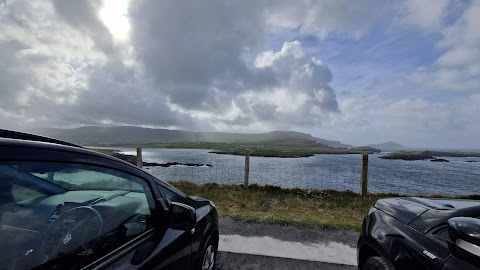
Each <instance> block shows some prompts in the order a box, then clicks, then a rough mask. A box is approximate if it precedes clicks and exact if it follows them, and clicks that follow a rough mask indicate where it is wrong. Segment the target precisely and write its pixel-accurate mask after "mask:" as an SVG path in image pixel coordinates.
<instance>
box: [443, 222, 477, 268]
mask: <svg viewBox="0 0 480 270" xmlns="http://www.w3.org/2000/svg"><path fill="white" fill-rule="evenodd" d="M447 223H448V234H449V236H450V240H449V241H448V247H449V249H450V250H451V251H452V254H453V255H455V256H457V257H458V258H460V259H463V260H465V261H468V262H470V263H471V264H473V265H480V219H477V218H470V217H455V218H451V219H449V220H448V222H447Z"/></svg>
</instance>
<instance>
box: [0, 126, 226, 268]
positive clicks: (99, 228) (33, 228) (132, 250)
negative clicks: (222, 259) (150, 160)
mask: <svg viewBox="0 0 480 270" xmlns="http://www.w3.org/2000/svg"><path fill="white" fill-rule="evenodd" d="M218 239H219V232H218V217H217V211H216V209H215V205H214V204H213V203H212V202H210V201H208V200H205V199H201V198H195V197H189V196H186V195H185V194H183V193H182V192H181V191H179V190H177V189H176V188H174V187H173V186H171V185H169V184H168V183H165V182H163V181H161V180H159V179H157V178H155V177H153V176H152V175H150V174H148V173H146V172H145V171H143V170H141V169H139V168H137V167H135V166H133V165H131V164H129V163H127V162H124V161H122V160H119V159H116V158H113V157H110V156H108V155H104V154H100V153H97V152H94V151H90V150H87V149H84V148H82V147H79V146H75V145H72V144H69V143H65V142H61V141H57V140H54V139H49V138H44V137H40V136H33V135H29V134H24V133H16V132H11V131H5V130H0V269H31V268H34V269H131V268H132V269H133V268H135V269H214V268H215V255H216V253H217V248H218Z"/></svg>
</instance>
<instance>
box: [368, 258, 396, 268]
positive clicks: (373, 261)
mask: <svg viewBox="0 0 480 270" xmlns="http://www.w3.org/2000/svg"><path fill="white" fill-rule="evenodd" d="M362 270H394V269H393V268H392V267H390V266H388V263H387V261H386V260H385V259H384V258H382V257H378V256H375V257H370V258H368V259H367V261H366V262H365V264H364V265H363V269H362Z"/></svg>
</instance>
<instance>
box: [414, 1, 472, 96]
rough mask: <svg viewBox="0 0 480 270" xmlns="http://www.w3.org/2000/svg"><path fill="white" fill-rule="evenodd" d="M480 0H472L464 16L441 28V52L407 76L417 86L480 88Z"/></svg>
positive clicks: (461, 89) (451, 89)
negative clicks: (429, 63)
mask: <svg viewBox="0 0 480 270" xmlns="http://www.w3.org/2000/svg"><path fill="white" fill-rule="evenodd" d="M478 14H480V2H478V1H472V2H471V4H470V5H469V6H467V7H466V9H465V11H464V12H463V14H461V16H460V17H459V18H458V19H457V20H456V21H455V22H454V23H453V24H452V25H450V26H448V27H446V28H444V29H442V30H441V34H442V38H441V39H440V40H439V41H438V43H437V44H436V46H437V48H438V49H439V50H442V51H443V53H441V54H440V56H439V57H438V59H437V60H436V61H435V62H434V63H433V64H432V65H430V66H423V67H420V68H418V69H417V70H415V71H414V72H413V73H412V74H410V75H409V76H408V79H409V80H410V81H411V82H414V83H415V84H416V85H417V87H421V88H424V89H431V90H446V91H457V92H458V91H477V92H478V91H480V87H479V85H480V49H479V48H480V31H478V25H480V17H479V16H478Z"/></svg>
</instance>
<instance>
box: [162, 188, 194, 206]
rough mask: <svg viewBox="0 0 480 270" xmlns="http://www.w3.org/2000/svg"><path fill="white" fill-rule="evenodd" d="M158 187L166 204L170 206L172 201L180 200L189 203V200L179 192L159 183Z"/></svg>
mask: <svg viewBox="0 0 480 270" xmlns="http://www.w3.org/2000/svg"><path fill="white" fill-rule="evenodd" d="M157 187H158V189H159V190H160V193H161V194H162V197H163V200H164V201H165V204H166V205H168V206H170V205H171V204H172V202H179V203H184V204H188V202H187V201H186V200H185V198H183V197H182V196H180V195H178V194H177V193H175V192H173V191H171V190H169V189H167V188H165V187H163V186H160V185H157Z"/></svg>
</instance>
